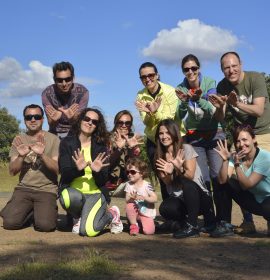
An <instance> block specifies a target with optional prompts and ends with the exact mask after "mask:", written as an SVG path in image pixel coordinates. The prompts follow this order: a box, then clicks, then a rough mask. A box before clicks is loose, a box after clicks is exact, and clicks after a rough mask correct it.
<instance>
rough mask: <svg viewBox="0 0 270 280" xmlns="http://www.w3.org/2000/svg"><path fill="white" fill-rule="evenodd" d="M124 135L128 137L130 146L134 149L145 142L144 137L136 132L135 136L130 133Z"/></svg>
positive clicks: (127, 140)
mask: <svg viewBox="0 0 270 280" xmlns="http://www.w3.org/2000/svg"><path fill="white" fill-rule="evenodd" d="M124 137H125V139H126V142H127V145H128V147H129V148H130V149H132V148H134V147H136V146H139V145H142V144H143V143H144V141H143V137H142V136H140V135H138V134H135V135H134V136H132V137H130V138H129V137H128V135H125V136H124Z"/></svg>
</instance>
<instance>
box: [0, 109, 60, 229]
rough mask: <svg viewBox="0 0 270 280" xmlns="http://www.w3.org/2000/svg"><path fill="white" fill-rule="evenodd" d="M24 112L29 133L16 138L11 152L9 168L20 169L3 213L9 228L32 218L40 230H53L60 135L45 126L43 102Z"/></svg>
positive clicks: (15, 227)
mask: <svg viewBox="0 0 270 280" xmlns="http://www.w3.org/2000/svg"><path fill="white" fill-rule="evenodd" d="M23 116H24V122H25V125H26V129H27V130H26V133H23V134H20V135H18V136H16V137H15V138H14V140H13V142H12V147H11V150H10V154H9V156H10V163H9V172H10V174H11V175H13V176H14V175H16V174H18V173H20V175H19V183H18V185H17V186H16V187H15V190H14V192H13V195H12V197H11V199H10V200H9V201H8V203H7V205H6V206H5V207H4V208H3V209H2V210H1V212H0V216H1V217H2V218H3V227H4V229H7V230H16V229H21V228H24V227H26V226H27V225H30V224H31V223H32V222H33V225H34V228H35V230H37V231H44V232H49V231H54V230H55V228H56V221H57V204H56V199H57V195H56V194H57V173H58V147H59V139H58V137H57V136H55V135H53V134H51V133H49V132H46V131H44V130H42V124H43V116H44V112H43V109H42V108H41V107H40V106H38V105H35V104H31V105H28V106H26V107H25V108H24V111H23Z"/></svg>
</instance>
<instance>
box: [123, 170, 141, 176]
mask: <svg viewBox="0 0 270 280" xmlns="http://www.w3.org/2000/svg"><path fill="white" fill-rule="evenodd" d="M137 173H140V171H137V170H134V169H130V170H126V174H127V175H129V174H131V175H135V174H137Z"/></svg>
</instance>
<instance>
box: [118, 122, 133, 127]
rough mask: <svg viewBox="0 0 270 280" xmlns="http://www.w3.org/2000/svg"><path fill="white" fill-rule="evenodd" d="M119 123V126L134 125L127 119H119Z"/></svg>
mask: <svg viewBox="0 0 270 280" xmlns="http://www.w3.org/2000/svg"><path fill="white" fill-rule="evenodd" d="M117 125H119V126H124V125H125V126H126V127H130V126H132V122H131V121H126V122H124V121H118V122H117Z"/></svg>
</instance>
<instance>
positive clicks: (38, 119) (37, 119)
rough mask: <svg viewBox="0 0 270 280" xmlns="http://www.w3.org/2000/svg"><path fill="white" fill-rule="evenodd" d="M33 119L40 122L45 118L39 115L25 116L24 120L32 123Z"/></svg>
mask: <svg viewBox="0 0 270 280" xmlns="http://www.w3.org/2000/svg"><path fill="white" fill-rule="evenodd" d="M33 118H34V120H35V121H40V120H41V119H42V118H43V117H42V116H41V115H38V114H36V115H25V116H24V119H25V120H26V121H31V120H32V119H33Z"/></svg>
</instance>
